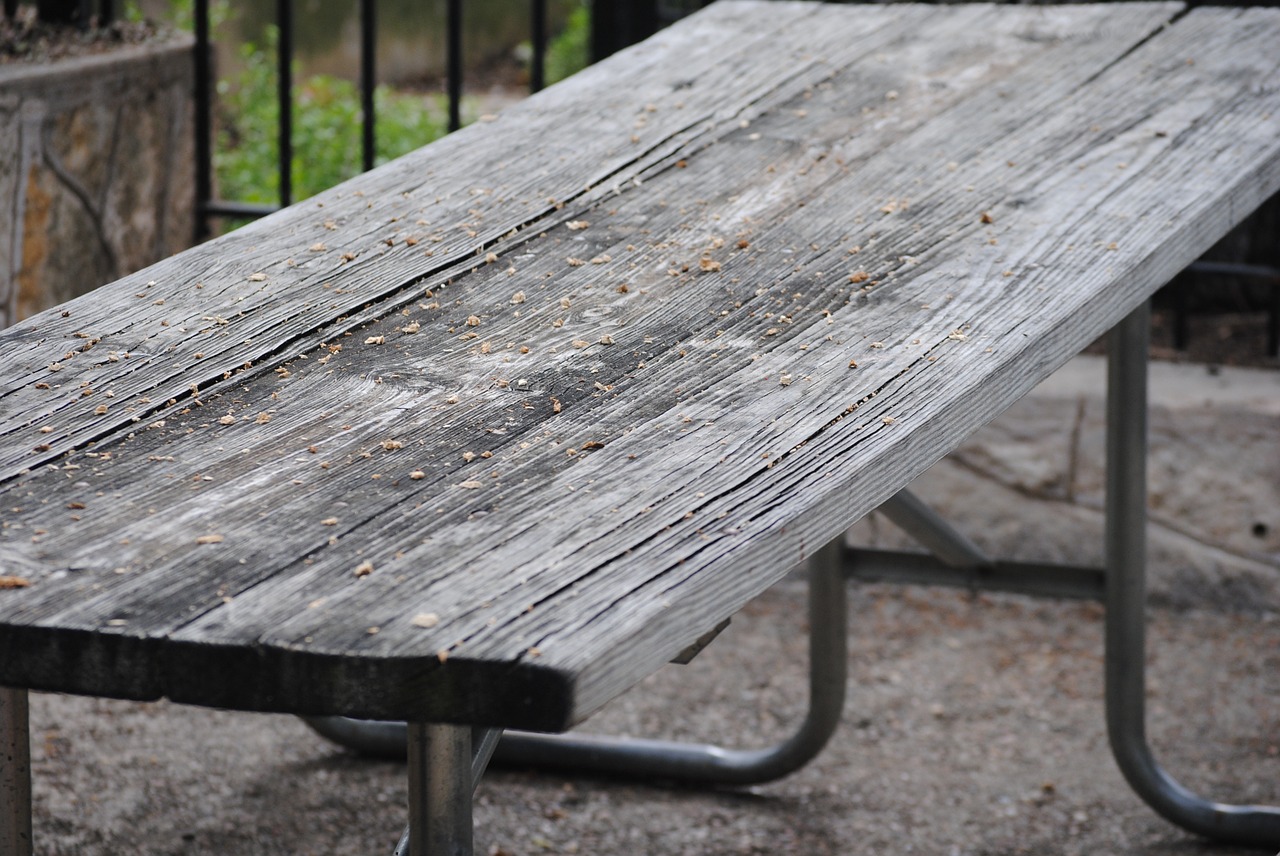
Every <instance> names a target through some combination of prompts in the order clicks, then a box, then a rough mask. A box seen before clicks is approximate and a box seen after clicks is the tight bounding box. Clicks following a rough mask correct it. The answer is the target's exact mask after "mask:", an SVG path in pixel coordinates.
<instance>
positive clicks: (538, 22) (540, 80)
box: [529, 0, 547, 92]
mask: <svg viewBox="0 0 1280 856" xmlns="http://www.w3.org/2000/svg"><path fill="white" fill-rule="evenodd" d="M529 5H530V10H529V15H530V18H531V20H530V22H529V41H531V42H533V58H532V60H531V62H532V63H533V68H531V69H530V70H529V91H530V92H540V91H541V90H542V87H544V86H546V85H547V0H531V2H530V4H529Z"/></svg>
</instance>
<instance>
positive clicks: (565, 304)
mask: <svg viewBox="0 0 1280 856" xmlns="http://www.w3.org/2000/svg"><path fill="white" fill-rule="evenodd" d="M572 306H573V302H572V301H570V300H569V298H567V297H562V298H560V308H561V309H569V308H571V307H572Z"/></svg>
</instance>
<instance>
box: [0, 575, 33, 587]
mask: <svg viewBox="0 0 1280 856" xmlns="http://www.w3.org/2000/svg"><path fill="white" fill-rule="evenodd" d="M30 585H31V580H29V579H27V578H26V577H0V589H20V588H27V587H28V586H30Z"/></svg>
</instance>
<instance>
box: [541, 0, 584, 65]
mask: <svg viewBox="0 0 1280 856" xmlns="http://www.w3.org/2000/svg"><path fill="white" fill-rule="evenodd" d="M590 48H591V9H590V6H589V5H588V4H587V3H586V2H585V0H584V2H582V3H580V4H579V5H578V7H577V8H576V9H574V10H573V11H572V12H570V13H569V18H568V20H567V21H566V22H565V27H564V29H563V30H562V31H561V32H560V33H559V35H557V36H556V37H555V38H553V39H552V40H551V41H550V42H549V43H548V44H547V68H546V80H547V83H549V84H550V83H555V82H557V81H560V80H564V79H565V78H566V77H568V76H569V75H571V74H575V73H577V72H579V71H581V70H582V69H584V68H586V67H587V66H588V65H589V64H590V56H591V51H590Z"/></svg>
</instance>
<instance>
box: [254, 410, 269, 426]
mask: <svg viewBox="0 0 1280 856" xmlns="http://www.w3.org/2000/svg"><path fill="white" fill-rule="evenodd" d="M253 421H254V422H255V423H256V424H258V425H266V424H267V423H268V422H270V421H271V414H270V413H259V414H258V415H257V417H256V418H255V419H254V420H253Z"/></svg>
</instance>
